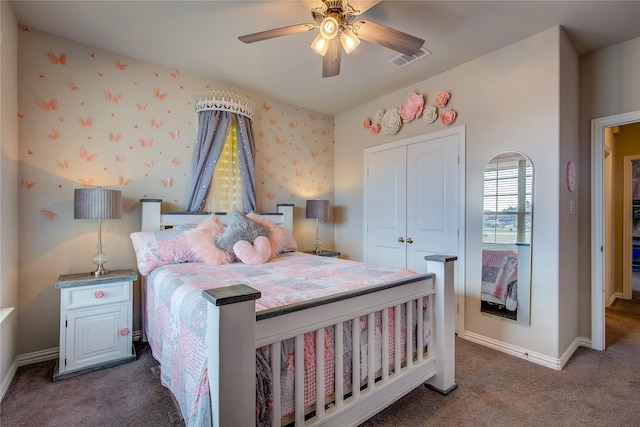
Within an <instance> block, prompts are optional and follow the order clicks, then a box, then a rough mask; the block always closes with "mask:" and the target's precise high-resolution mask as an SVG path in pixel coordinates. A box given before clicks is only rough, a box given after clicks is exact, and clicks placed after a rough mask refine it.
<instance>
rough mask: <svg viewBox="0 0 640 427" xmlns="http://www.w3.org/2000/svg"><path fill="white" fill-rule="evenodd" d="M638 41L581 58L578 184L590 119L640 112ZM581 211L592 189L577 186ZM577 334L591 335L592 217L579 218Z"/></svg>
mask: <svg viewBox="0 0 640 427" xmlns="http://www.w3.org/2000/svg"><path fill="white" fill-rule="evenodd" d="M639 70H640V38H636V39H632V40H629V41H627V42H624V43H619V44H617V45H614V46H611V47H608V48H605V49H600V50H598V51H595V52H593V53H591V54H588V55H585V56H584V57H582V58H580V164H581V165H584V166H583V167H582V168H581V172H580V181H581V182H583V183H590V182H591V120H593V119H597V118H602V117H608V116H613V115H617V114H622V113H628V112H633V111H640V78H639V77H638V76H639V75H640V72H639ZM579 191H580V194H579V198H580V204H579V209H580V212H591V186H590V185H581V186H580V190H579ZM579 221H580V227H579V229H580V237H579V246H578V258H579V260H580V265H579V270H578V283H579V335H580V336H582V337H590V336H591V216H590V215H580V217H579Z"/></svg>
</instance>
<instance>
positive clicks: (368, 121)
mask: <svg viewBox="0 0 640 427" xmlns="http://www.w3.org/2000/svg"><path fill="white" fill-rule="evenodd" d="M369 126H371V119H364V120H363V121H362V127H363V128H365V129H369Z"/></svg>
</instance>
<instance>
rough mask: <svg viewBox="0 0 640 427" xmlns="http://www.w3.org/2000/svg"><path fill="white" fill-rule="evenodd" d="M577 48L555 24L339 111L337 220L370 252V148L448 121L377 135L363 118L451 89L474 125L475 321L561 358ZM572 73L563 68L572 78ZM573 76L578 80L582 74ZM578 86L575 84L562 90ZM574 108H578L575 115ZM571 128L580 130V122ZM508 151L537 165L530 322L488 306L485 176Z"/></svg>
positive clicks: (470, 316)
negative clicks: (563, 244) (564, 191)
mask: <svg viewBox="0 0 640 427" xmlns="http://www.w3.org/2000/svg"><path fill="white" fill-rule="evenodd" d="M561 45H562V49H561ZM567 48H568V47H567V45H566V41H565V40H564V35H563V34H562V30H561V29H560V28H558V27H555V28H551V29H549V30H546V31H544V32H541V33H539V34H537V35H534V36H532V37H529V38H527V39H525V40H522V41H520V42H518V43H515V44H513V45H510V46H507V47H505V48H503V49H500V50H497V51H495V52H493V53H490V54H488V55H485V56H483V57H480V58H477V59H475V60H473V61H470V62H468V63H466V64H464V65H462V66H459V67H457V68H454V69H452V70H450V71H447V72H445V73H442V74H440V75H438V76H435V77H433V78H429V79H426V80H423V81H421V82H418V83H416V84H415V85H413V86H410V87H407V88H405V89H404V90H400V91H397V92H394V93H391V94H388V95H386V96H383V97H381V98H379V99H377V100H375V101H372V102H370V103H368V104H365V105H362V106H360V107H358V108H354V109H353V110H350V111H347V112H345V113H343V114H340V115H339V116H337V117H336V118H335V124H336V127H335V139H336V148H335V150H336V151H335V158H336V160H335V166H336V168H335V171H336V176H335V196H334V200H335V204H336V206H337V207H339V211H340V212H341V215H340V216H339V217H338V218H337V219H336V225H335V227H336V228H335V242H336V248H337V249H338V250H340V251H341V252H342V253H343V254H346V255H347V256H349V257H350V258H353V259H357V260H360V259H362V237H363V236H362V218H363V214H362V182H363V171H362V167H363V158H362V150H363V149H364V148H366V147H371V146H375V145H379V144H383V143H385V142H389V141H393V140H399V139H404V138H408V137H411V136H415V135H420V134H424V133H428V132H433V131H436V130H439V129H442V128H443V127H444V126H443V125H442V124H441V123H439V122H438V123H434V124H430V125H427V124H426V123H425V122H423V121H421V120H418V121H413V122H409V123H406V124H405V125H404V126H403V128H402V129H401V130H400V131H399V132H398V133H397V134H396V135H393V136H386V135H382V134H378V135H371V134H369V133H368V132H367V131H366V130H365V129H363V127H362V120H363V119H364V118H366V117H371V116H372V115H373V114H374V113H375V111H376V110H378V109H380V108H385V109H390V108H394V107H397V106H399V105H400V104H401V103H402V101H403V100H404V98H405V96H406V94H407V92H409V91H416V92H418V93H421V94H425V95H426V96H427V103H428V104H430V103H433V99H434V97H435V95H436V94H437V93H438V92H440V91H443V90H446V91H449V92H451V100H450V101H449V105H448V106H449V107H450V108H453V109H455V110H456V111H457V112H458V118H457V120H456V122H455V123H454V124H453V126H455V125H459V124H465V125H466V131H467V134H466V196H467V197H466V230H467V235H466V244H467V250H466V262H467V265H466V298H465V318H466V320H465V328H466V330H467V331H470V332H473V333H476V334H479V335H482V336H485V337H488V338H490V339H493V340H497V341H500V342H504V343H509V344H511V345H514V346H518V347H521V348H525V349H528V350H530V351H533V352H538V353H540V354H542V355H547V356H549V357H552V358H557V357H558V356H559V355H560V353H561V350H564V349H560V348H559V345H558V336H559V331H558V323H559V319H558V306H559V291H558V287H559V283H558V279H559V275H558V274H559V273H558V271H559V259H560V257H559V243H558V241H559V236H560V233H559V225H560V224H559V218H558V212H559V210H560V207H559V200H560V198H559V188H560V182H561V176H562V178H563V177H564V172H563V173H562V175H561V173H560V170H559V169H560V167H559V165H560V164H561V161H560V151H559V142H560V141H559V136H560V134H561V133H560V116H561V111H560V108H561V106H564V105H565V104H561V90H560V83H561V77H560V76H561V62H560V55H561V53H563V52H564V51H566V50H567ZM424 60H425V61H428V60H429V58H428V57H427V58H426V59H424ZM565 66H567V67H569V68H568V69H567V70H566V72H567V73H572V72H573V73H576V74H577V71H576V69H575V67H574V66H573V65H571V61H569V63H568V64H566V65H565ZM572 68H573V69H572ZM563 71H564V70H563ZM399 72H401V71H399ZM567 78H568V77H567V76H566V75H563V78H562V81H564V80H566V79H567ZM573 79H574V80H577V75H574V76H573ZM572 94H573V95H575V89H569V90H568V92H567V93H562V95H563V96H569V95H572ZM566 105H569V104H566ZM570 113H571V115H572V117H573V115H574V114H575V113H574V112H573V111H571V112H570ZM565 135H568V136H571V132H570V130H566V131H565ZM503 151H520V152H522V153H524V154H526V155H527V156H529V157H530V159H531V161H532V162H533V165H534V170H535V172H534V173H535V178H534V186H535V189H534V192H535V195H534V214H533V215H534V216H533V221H534V223H533V254H532V256H533V266H532V269H533V270H532V281H533V283H532V298H531V301H532V311H531V325H530V326H524V325H521V324H515V323H513V322H507V321H501V320H497V319H495V318H492V317H489V316H484V315H481V313H480V299H479V296H480V281H481V265H480V264H481V240H482V236H481V230H482V215H481V214H482V176H483V171H484V167H485V164H486V163H487V161H489V160H490V159H491V158H492V157H493V156H494V155H495V154H497V153H500V152H503ZM571 152H572V151H571V150H569V153H571ZM563 155H564V156H568V154H566V153H563ZM563 160H564V159H563ZM562 182H563V181H562ZM563 185H564V184H563Z"/></svg>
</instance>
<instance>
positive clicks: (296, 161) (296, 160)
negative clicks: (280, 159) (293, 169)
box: [291, 158, 298, 166]
mask: <svg viewBox="0 0 640 427" xmlns="http://www.w3.org/2000/svg"><path fill="white" fill-rule="evenodd" d="M291 163H292V164H293V166H298V159H295V158H294V159H293V160H292V161H291Z"/></svg>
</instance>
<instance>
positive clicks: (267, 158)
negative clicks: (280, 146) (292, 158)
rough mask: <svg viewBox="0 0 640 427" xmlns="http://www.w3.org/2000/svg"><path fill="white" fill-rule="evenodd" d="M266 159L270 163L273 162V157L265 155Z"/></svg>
mask: <svg viewBox="0 0 640 427" xmlns="http://www.w3.org/2000/svg"><path fill="white" fill-rule="evenodd" d="M264 159H265V161H266V162H267V163H269V164H271V162H273V157H265V158H264Z"/></svg>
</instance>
